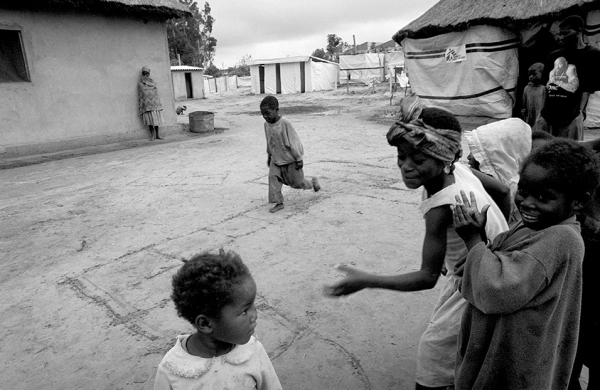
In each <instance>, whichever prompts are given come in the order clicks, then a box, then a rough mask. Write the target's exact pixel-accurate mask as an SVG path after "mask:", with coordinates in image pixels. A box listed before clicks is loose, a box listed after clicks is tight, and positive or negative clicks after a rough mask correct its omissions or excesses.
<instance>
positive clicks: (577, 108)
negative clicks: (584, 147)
mask: <svg viewBox="0 0 600 390" xmlns="http://www.w3.org/2000/svg"><path fill="white" fill-rule="evenodd" d="M584 27H585V23H584V21H583V19H582V18H581V17H579V16H576V15H573V16H569V17H567V18H566V19H564V20H563V21H562V22H561V23H560V25H559V29H560V31H559V34H558V38H559V45H560V46H562V47H561V48H560V49H559V50H556V51H554V52H552V53H550V56H549V57H548V60H547V61H546V64H545V67H544V73H545V76H546V77H545V80H548V82H547V84H546V90H547V92H546V100H545V102H544V108H543V109H542V114H541V116H540V118H539V119H538V121H537V123H536V126H535V128H536V129H539V130H545V131H548V132H549V133H550V134H552V135H553V136H555V137H564V138H569V139H574V140H579V141H581V140H583V120H584V119H585V110H586V107H587V103H588V99H589V96H590V94H591V93H594V92H595V91H598V90H600V77H599V76H598V75H599V74H600V50H599V49H597V48H595V47H592V46H590V45H588V44H586V43H585V42H584V41H583V30H584Z"/></svg>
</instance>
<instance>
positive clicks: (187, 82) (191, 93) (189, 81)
mask: <svg viewBox="0 0 600 390" xmlns="http://www.w3.org/2000/svg"><path fill="white" fill-rule="evenodd" d="M185 91H186V94H187V98H188V99H193V98H194V89H193V88H192V73H191V72H186V73H185Z"/></svg>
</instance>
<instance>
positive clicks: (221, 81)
mask: <svg viewBox="0 0 600 390" xmlns="http://www.w3.org/2000/svg"><path fill="white" fill-rule="evenodd" d="M214 80H217V91H218V92H225V91H227V78H226V77H218V78H216V79H214Z"/></svg>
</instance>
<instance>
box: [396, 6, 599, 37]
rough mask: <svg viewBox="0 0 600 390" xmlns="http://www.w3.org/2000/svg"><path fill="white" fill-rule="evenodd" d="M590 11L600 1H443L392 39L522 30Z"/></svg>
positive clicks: (596, 7)
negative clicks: (475, 29)
mask: <svg viewBox="0 0 600 390" xmlns="http://www.w3.org/2000/svg"><path fill="white" fill-rule="evenodd" d="M590 9H600V0H440V1H439V2H438V3H437V4H436V5H434V6H433V7H431V8H430V9H429V10H428V11H427V12H425V13H424V14H423V15H421V16H420V17H419V18H417V19H415V20H413V21H412V22H410V23H409V24H408V25H407V26H406V27H404V28H402V29H401V30H400V31H398V32H397V33H395V34H394V36H393V37H392V38H393V39H394V40H395V41H396V42H398V43H400V42H402V40H403V39H404V38H406V37H408V38H428V37H432V36H435V35H439V34H443V33H447V32H451V31H464V30H467V29H468V28H469V27H471V26H475V25H482V24H488V25H493V26H498V27H504V28H509V29H517V30H519V29H521V27H523V26H526V25H528V24H530V23H532V22H536V21H542V22H544V21H553V20H556V19H558V18H562V17H566V16H567V15H569V14H573V13H580V12H584V11H588V10H590Z"/></svg>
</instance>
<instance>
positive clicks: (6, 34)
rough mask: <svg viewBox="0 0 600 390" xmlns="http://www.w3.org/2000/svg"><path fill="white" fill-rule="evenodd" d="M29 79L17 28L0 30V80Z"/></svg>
mask: <svg viewBox="0 0 600 390" xmlns="http://www.w3.org/2000/svg"><path fill="white" fill-rule="evenodd" d="M15 81H30V79H29V72H28V71H27V62H26V61H25V51H24V50H23V45H22V41H21V32H20V31H18V30H0V82H15Z"/></svg>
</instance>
